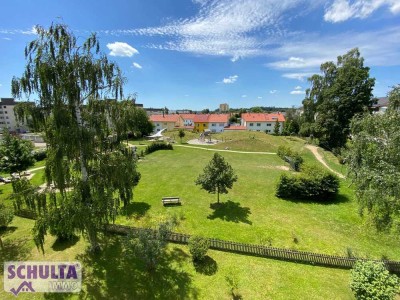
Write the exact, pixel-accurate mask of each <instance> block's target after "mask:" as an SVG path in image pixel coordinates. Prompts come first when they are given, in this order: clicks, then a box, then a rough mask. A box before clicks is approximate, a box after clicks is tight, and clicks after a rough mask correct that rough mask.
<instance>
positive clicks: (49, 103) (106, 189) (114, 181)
mask: <svg viewBox="0 0 400 300" xmlns="http://www.w3.org/2000/svg"><path fill="white" fill-rule="evenodd" d="M36 30H37V38H36V39H35V40H34V41H32V42H31V43H29V44H28V46H27V47H26V49H25V58H26V61H27V64H26V67H25V72H24V73H23V74H22V76H21V77H20V78H16V77H14V78H13V80H12V92H13V96H14V97H21V96H22V94H25V95H27V96H30V95H31V94H35V95H37V96H38V101H37V102H36V103H35V105H34V106H29V105H28V104H26V105H25V106H21V107H20V108H19V109H18V110H17V115H18V117H19V118H20V119H23V118H26V117H28V116H29V118H30V119H31V120H32V123H33V124H34V126H35V128H36V129H44V132H45V140H46V143H47V147H48V150H47V151H48V153H47V157H48V159H47V161H46V171H45V173H46V181H47V184H48V186H50V185H51V184H53V185H54V187H55V188H56V189H57V190H58V191H59V192H60V194H57V197H55V196H54V195H52V196H51V199H52V201H48V202H49V203H51V207H50V208H49V210H48V211H45V210H43V209H42V210H41V213H40V215H41V217H40V218H39V220H38V221H37V223H36V225H35V230H34V232H35V241H36V243H37V244H38V246H41V247H42V246H43V242H44V235H45V234H46V232H47V229H49V230H50V233H54V234H56V235H58V236H59V237H68V236H70V235H71V233H74V232H75V231H82V232H84V233H85V234H86V235H87V237H88V239H89V242H90V245H91V250H93V251H96V250H98V249H99V245H98V242H97V232H98V231H99V229H100V228H101V226H102V225H103V224H104V223H107V222H110V221H113V220H114V219H115V216H116V215H117V214H118V212H119V210H120V206H121V202H122V203H123V204H124V205H125V206H127V205H128V203H129V201H130V200H131V199H132V197H133V193H132V188H133V187H134V186H135V185H137V183H138V181H139V179H140V174H139V173H138V172H137V171H136V159H135V157H134V155H133V154H132V153H131V152H130V151H129V150H128V149H126V148H125V147H124V145H123V144H122V140H123V138H124V137H126V136H127V133H128V131H129V130H132V128H131V127H130V126H129V124H127V117H128V116H129V117H130V116H131V115H132V112H130V111H131V110H130V109H128V108H132V105H130V104H126V101H122V102H121V101H117V99H120V98H122V96H123V84H124V81H125V79H124V78H123V77H122V75H121V71H120V69H119V68H118V66H117V65H116V64H114V63H113V62H110V61H109V60H108V58H107V56H106V55H104V54H102V53H101V52H100V51H99V49H100V46H99V41H98V39H97V36H96V35H95V34H92V35H91V36H90V37H89V38H88V39H87V40H86V41H84V43H83V44H82V45H78V43H77V38H76V37H75V36H74V34H73V33H72V32H71V31H70V30H69V29H68V27H67V26H66V25H63V24H52V25H51V26H50V27H49V28H48V29H45V28H42V27H37V28H36ZM100 99H108V100H100ZM110 99H111V100H110ZM132 109H133V108H132ZM60 223H61V224H64V226H61V227H60V226H59V224H60ZM57 224H58V225H57ZM57 226H58V227H57ZM63 228H65V230H64V231H65V232H62V231H63Z"/></svg>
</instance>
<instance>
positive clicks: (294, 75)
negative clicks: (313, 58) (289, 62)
mask: <svg viewBox="0 0 400 300" xmlns="http://www.w3.org/2000/svg"><path fill="white" fill-rule="evenodd" d="M313 74H314V73H285V74H282V77H285V78H289V79H297V80H300V81H305V80H306V79H307V78H308V77H311V76H312V75H313Z"/></svg>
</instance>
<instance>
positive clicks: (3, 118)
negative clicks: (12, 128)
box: [0, 117, 8, 119]
mask: <svg viewBox="0 0 400 300" xmlns="http://www.w3.org/2000/svg"><path fill="white" fill-rule="evenodd" d="M0 119H4V117H0ZM6 119H8V117H6Z"/></svg>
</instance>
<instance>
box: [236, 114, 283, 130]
mask: <svg viewBox="0 0 400 300" xmlns="http://www.w3.org/2000/svg"><path fill="white" fill-rule="evenodd" d="M276 122H279V125H280V129H279V132H280V133H281V132H282V130H283V125H284V123H285V116H284V115H283V114H281V113H272V114H267V113H244V114H242V122H241V125H242V126H244V127H246V129H247V130H251V131H264V132H266V133H273V131H274V128H275V123H276Z"/></svg>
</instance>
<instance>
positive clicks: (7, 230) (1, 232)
mask: <svg viewBox="0 0 400 300" xmlns="http://www.w3.org/2000/svg"><path fill="white" fill-rule="evenodd" d="M17 229H18V227H15V226H7V227H0V236H2V237H4V236H6V235H9V234H11V233H13V232H14V231H15V230H17Z"/></svg>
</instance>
